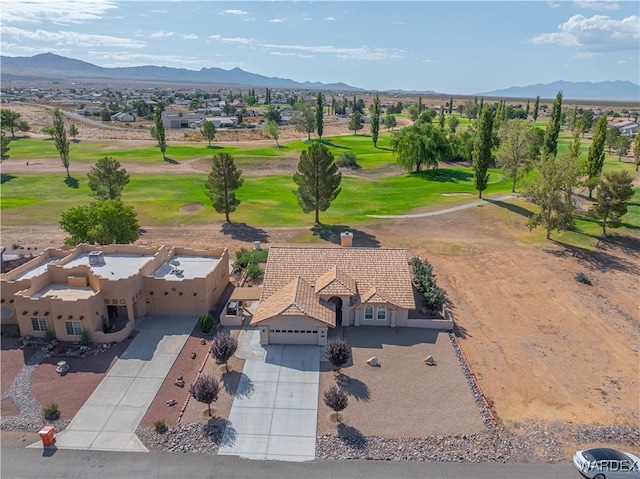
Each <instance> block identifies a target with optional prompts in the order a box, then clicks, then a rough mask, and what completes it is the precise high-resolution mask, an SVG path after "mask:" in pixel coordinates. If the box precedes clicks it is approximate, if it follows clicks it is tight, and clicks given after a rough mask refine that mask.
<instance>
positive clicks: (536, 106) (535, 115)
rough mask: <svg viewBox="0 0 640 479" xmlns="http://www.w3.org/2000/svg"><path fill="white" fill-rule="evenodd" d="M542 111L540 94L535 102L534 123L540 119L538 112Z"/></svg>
mask: <svg viewBox="0 0 640 479" xmlns="http://www.w3.org/2000/svg"><path fill="white" fill-rule="evenodd" d="M539 111H540V95H538V96H537V97H536V101H535V103H534V104H533V123H534V124H535V122H536V121H538V112H539Z"/></svg>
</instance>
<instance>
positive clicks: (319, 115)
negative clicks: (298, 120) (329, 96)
mask: <svg viewBox="0 0 640 479" xmlns="http://www.w3.org/2000/svg"><path fill="white" fill-rule="evenodd" d="M323 113H324V111H323V105H322V93H320V92H318V95H317V96H316V131H317V132H318V138H320V139H321V140H322V127H323V126H324V124H323V119H324V116H323Z"/></svg>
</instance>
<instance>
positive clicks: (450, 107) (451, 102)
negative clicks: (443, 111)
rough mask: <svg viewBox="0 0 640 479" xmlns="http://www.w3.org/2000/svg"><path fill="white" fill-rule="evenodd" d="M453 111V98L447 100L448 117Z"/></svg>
mask: <svg viewBox="0 0 640 479" xmlns="http://www.w3.org/2000/svg"><path fill="white" fill-rule="evenodd" d="M452 111H453V97H451V98H449V115H451V112H452Z"/></svg>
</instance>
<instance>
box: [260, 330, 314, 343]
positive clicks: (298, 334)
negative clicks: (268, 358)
mask: <svg viewBox="0 0 640 479" xmlns="http://www.w3.org/2000/svg"><path fill="white" fill-rule="evenodd" d="M269 344H318V330H317V329H289V330H286V329H273V330H271V329H270V330H269Z"/></svg>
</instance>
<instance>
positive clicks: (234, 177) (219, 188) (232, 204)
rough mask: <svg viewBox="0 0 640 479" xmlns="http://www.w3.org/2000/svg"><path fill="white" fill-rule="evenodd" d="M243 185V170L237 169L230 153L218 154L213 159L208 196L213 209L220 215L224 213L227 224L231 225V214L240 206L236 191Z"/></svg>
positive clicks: (208, 179) (208, 182)
mask: <svg viewBox="0 0 640 479" xmlns="http://www.w3.org/2000/svg"><path fill="white" fill-rule="evenodd" d="M242 183H244V178H242V170H238V169H237V168H236V165H235V163H234V161H233V157H232V156H231V155H230V154H229V153H218V154H217V155H215V156H214V157H213V159H212V160H211V172H210V173H209V176H208V177H207V182H206V183H205V187H206V188H207V190H208V191H207V196H209V198H211V201H213V207H214V208H215V210H216V211H217V212H218V213H224V215H225V219H226V220H227V223H231V220H230V219H229V213H233V212H234V211H235V210H236V208H238V205H239V204H240V200H239V199H237V198H236V194H235V191H236V190H237V189H238V188H240V187H241V186H242Z"/></svg>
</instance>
